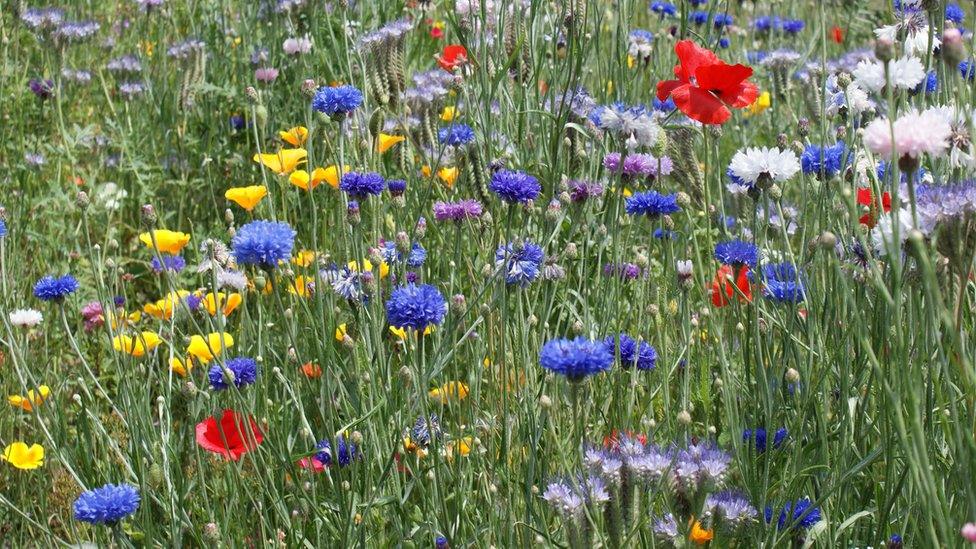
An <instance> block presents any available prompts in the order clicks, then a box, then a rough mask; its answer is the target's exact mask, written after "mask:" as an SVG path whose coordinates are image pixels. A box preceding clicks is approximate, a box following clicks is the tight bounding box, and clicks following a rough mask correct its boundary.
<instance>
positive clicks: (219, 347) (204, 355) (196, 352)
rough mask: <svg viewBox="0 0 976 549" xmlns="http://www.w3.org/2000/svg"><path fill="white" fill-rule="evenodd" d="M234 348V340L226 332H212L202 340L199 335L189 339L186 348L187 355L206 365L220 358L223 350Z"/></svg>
mask: <svg viewBox="0 0 976 549" xmlns="http://www.w3.org/2000/svg"><path fill="white" fill-rule="evenodd" d="M233 346H234V338H233V337H232V336H231V335H230V334H228V333H227V332H224V333H223V337H221V334H220V333H217V332H213V333H211V334H209V335H207V338H206V339H204V338H203V336H201V335H195V336H192V337H191V338H190V345H189V346H188V347H187V348H186V352H187V354H189V355H191V356H193V357H194V358H196V359H197V360H199V361H200V362H202V363H204V364H207V363H209V362H210V361H211V360H213V359H214V358H216V357H218V356H220V354H221V353H222V352H223V350H224V349H227V348H230V347H233Z"/></svg>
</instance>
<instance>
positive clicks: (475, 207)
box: [434, 198, 484, 223]
mask: <svg viewBox="0 0 976 549" xmlns="http://www.w3.org/2000/svg"><path fill="white" fill-rule="evenodd" d="M483 211H484V208H483V207H482V206H481V202H478V201H477V200H474V199H472V198H466V199H464V200H461V201H459V202H434V219H435V220H437V221H454V222H457V223H460V222H462V221H464V220H466V219H478V218H479V217H481V214H482V212H483Z"/></svg>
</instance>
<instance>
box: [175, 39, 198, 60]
mask: <svg viewBox="0 0 976 549" xmlns="http://www.w3.org/2000/svg"><path fill="white" fill-rule="evenodd" d="M206 48H207V43H206V42H204V41H203V40H199V39H196V38H187V39H186V40H183V41H181V42H177V43H175V44H173V45H171V46H170V47H168V48H166V55H167V56H169V57H170V58H172V59H179V60H184V59H189V58H190V56H192V55H194V54H195V53H197V52H202V51H204V50H205V49H206Z"/></svg>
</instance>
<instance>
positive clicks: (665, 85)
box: [657, 80, 688, 101]
mask: <svg viewBox="0 0 976 549" xmlns="http://www.w3.org/2000/svg"><path fill="white" fill-rule="evenodd" d="M687 85H688V84H686V83H684V82H682V81H681V80H662V81H660V82H658V83H657V100H658V101H664V100H665V99H667V98H668V96H669V95H671V92H673V91H674V90H675V88H678V87H680V86H687Z"/></svg>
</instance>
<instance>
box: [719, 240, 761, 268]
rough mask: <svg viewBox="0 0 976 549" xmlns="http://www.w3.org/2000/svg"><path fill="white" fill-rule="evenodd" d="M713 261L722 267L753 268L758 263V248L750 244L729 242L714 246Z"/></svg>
mask: <svg viewBox="0 0 976 549" xmlns="http://www.w3.org/2000/svg"><path fill="white" fill-rule="evenodd" d="M715 259H717V260H719V261H720V262H721V263H722V264H723V265H731V266H733V267H740V266H742V265H748V266H750V267H755V266H756V263H758V262H759V248H756V245H755V244H752V243H750V242H743V241H742V240H729V241H727V242H719V243H718V244H716V245H715Z"/></svg>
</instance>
